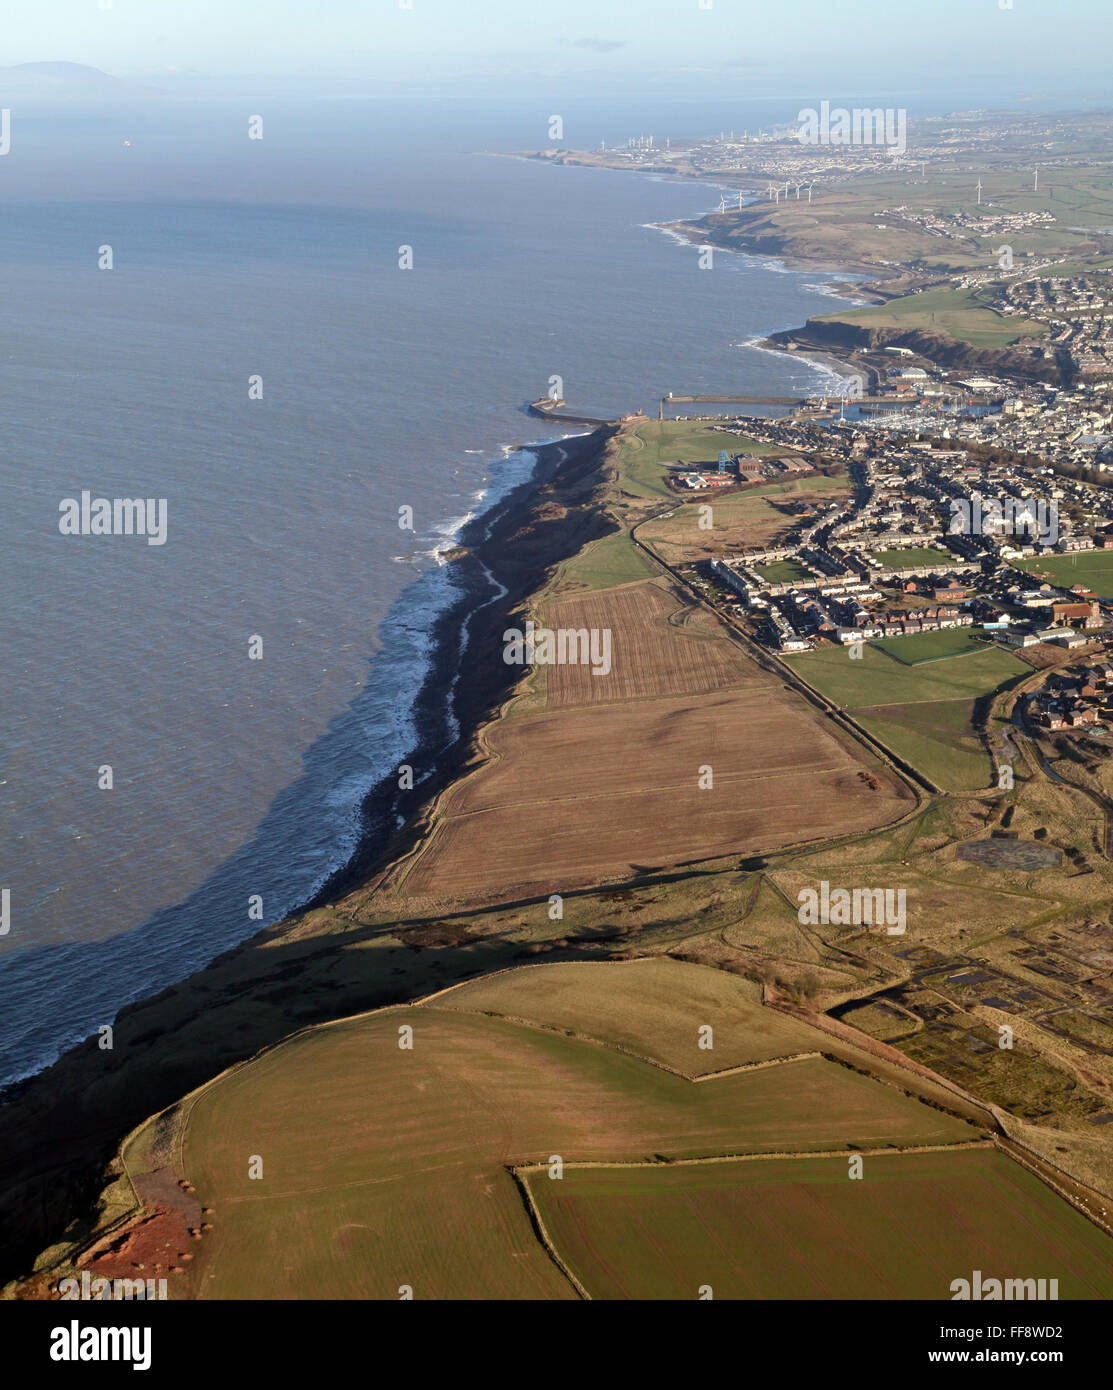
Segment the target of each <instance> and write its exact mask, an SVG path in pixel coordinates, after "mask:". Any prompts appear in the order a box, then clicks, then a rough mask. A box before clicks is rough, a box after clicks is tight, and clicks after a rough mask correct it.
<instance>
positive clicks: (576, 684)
mask: <svg viewBox="0 0 1113 1390" xmlns="http://www.w3.org/2000/svg"><path fill="white" fill-rule="evenodd" d="M545 623H546V626H548V627H550V628H572V629H576V630H579V629H581V628H587V629H588V630H589V631H590V630H591V629H592V628H594V629H595V630H596V631H603V630H604V629H607V630H609V631H610V633H611V670H610V672H609V673H608V674H607V675H600V676H596V675H593V674H592V670H591V667H590V666H582V665H576V666H572V665H564V666H550V667H547V668H546V671H545V680H546V697H547V702H548V706H549V708H550V709H560V708H563V707H565V706H567V705H587V704H608V703H613V702H615V701H618V700H645V699H653V698H657V697H660V696H662V695H702V694H707V693H709V692H711V691H713V690H722V689H723V688H724V687H726V686H730V687H732V688H735V689H737V688H739V687H741V686H743V685H745V686H749V687H752V688H757V687H759V686H775V685H776V684H777V682H776V681H775V679H774V678H773V677H772V676H770V675H768V674H767V673H766V672H765V671H763V670H762V669H761V668H760V667H759V666H756V665H755V664H754V663H753V662H751V661H750V660H748V658H747V657H746V656H745V654H744V653H743V652H742V651H741V650H740V649H739V648H738V647H736V646H735V644H734V643H733V642H731V641H730V640H729V638H727V637H725V636H724V633H723V629H722V628H721V627H720V626H719V624H718V622H717V620H716V619H715V618H714V617H712V615H711V614H709V613H707V612H706V610H704V609H701V608H697V607H694V606H691V605H687V604H683V603H680V602H678V600H677V598H676V596H675V594H673V593H672V592H671V591H670V590H669V589H667V588H665V587H664V586H663V585H662V584H660V583H658V582H655V581H650V582H647V583H644V584H631V585H628V586H627V587H625V588H622V589H602V590H596V591H595V592H594V593H588V594H582V595H581V594H577V595H574V596H571V597H569V598H562V599H559V600H557V601H556V602H554V603H550V604H549V605H548V606H547V608H546V609H545Z"/></svg>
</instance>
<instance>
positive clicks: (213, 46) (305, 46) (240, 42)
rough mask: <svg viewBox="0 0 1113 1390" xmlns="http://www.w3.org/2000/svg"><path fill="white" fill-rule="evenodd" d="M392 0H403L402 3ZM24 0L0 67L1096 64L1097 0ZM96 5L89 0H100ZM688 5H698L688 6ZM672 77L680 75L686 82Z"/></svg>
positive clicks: (1103, 3)
mask: <svg viewBox="0 0 1113 1390" xmlns="http://www.w3.org/2000/svg"><path fill="white" fill-rule="evenodd" d="M406 2H407V0H403V3H406ZM410 2H411V3H412V9H402V8H401V7H400V5H399V0H25V3H9V4H7V5H5V6H4V22H3V27H2V30H0V65H3V64H14V63H24V62H34V61H41V60H48V59H52V60H67V61H70V62H77V63H88V64H91V65H92V66H95V67H99V68H103V69H105V70H106V71H108V72H111V73H114V74H116V75H118V76H125V77H141V76H150V75H152V74H158V73H165V72H168V71H174V70H183V69H184V70H186V71H191V72H198V73H205V74H215V75H228V74H258V75H267V74H288V73H296V72H304V73H306V74H307V75H314V76H320V75H323V74H335V75H341V76H348V77H351V76H366V77H373V78H383V77H393V78H397V79H402V80H406V81H413V82H422V81H424V80H427V79H429V78H435V79H439V80H443V79H444V78H445V77H452V76H457V77H461V78H468V77H473V76H479V75H483V76H485V77H495V76H497V75H499V74H503V75H505V76H506V77H507V78H508V79H510V80H514V79H518V80H520V79H522V78H523V77H527V76H529V75H530V74H539V75H544V76H554V77H556V76H561V75H563V76H569V77H571V76H574V75H575V74H583V75H589V74H592V73H594V74H597V75H600V76H601V75H603V74H613V75H614V76H615V77H618V78H621V79H623V81H624V82H632V81H637V80H638V79H639V77H644V78H645V80H647V81H655V82H659V81H660V80H661V79H662V78H667V77H668V76H669V75H670V74H676V75H677V76H678V77H679V78H680V80H682V81H683V80H691V81H692V82H698V81H699V73H700V72H701V71H702V72H703V73H704V74H708V73H710V74H718V75H719V80H724V79H727V78H729V77H730V76H731V75H736V76H738V77H739V78H740V79H746V80H756V79H759V78H761V77H762V76H764V77H768V78H773V77H776V78H779V77H782V76H785V75H792V74H800V75H801V76H802V77H806V78H808V79H811V78H814V76H815V75H816V74H830V76H831V80H832V81H835V80H837V79H838V80H841V85H843V86H846V85H853V77H852V74H853V73H854V72H855V71H861V72H863V73H868V74H869V75H870V77H871V80H874V81H882V82H883V81H884V80H885V79H886V78H891V80H892V84H893V86H894V87H901V86H907V85H908V84H910V83H915V84H919V85H921V86H922V85H925V84H929V83H931V82H932V81H936V82H940V83H945V82H947V83H949V82H953V81H954V80H955V79H956V77H959V76H960V75H961V78H962V80H964V81H966V80H969V79H970V78H974V79H975V80H976V81H982V82H984V84H985V86H986V88H987V90H992V89H993V88H1000V87H1001V86H1003V85H1007V82H1008V80H1009V79H1010V78H1014V79H1022V80H1036V79H1039V81H1040V82H1041V84H1042V86H1041V90H1042V89H1044V88H1046V90H1048V91H1051V90H1055V91H1063V90H1064V89H1065V90H1066V91H1068V92H1069V91H1070V88H1071V84H1072V82H1073V81H1075V80H1077V78H1078V77H1080V76H1090V75H1093V74H1095V73H1098V72H1101V71H1102V70H1103V69H1104V70H1105V71H1108V63H1109V55H1110V53H1111V52H1113V0H1012V3H1011V8H1002V5H1003V4H1006V3H1007V0H410ZM101 5H104V6H105V8H103V9H102V8H100V6H101ZM703 6H707V7H706V8H704V7H703ZM685 74H686V75H687V76H685Z"/></svg>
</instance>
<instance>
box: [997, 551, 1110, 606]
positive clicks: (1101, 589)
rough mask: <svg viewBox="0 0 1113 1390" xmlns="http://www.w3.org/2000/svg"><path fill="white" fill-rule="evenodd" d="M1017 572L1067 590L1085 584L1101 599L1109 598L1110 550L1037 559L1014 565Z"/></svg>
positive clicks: (1018, 562) (1020, 561)
mask: <svg viewBox="0 0 1113 1390" xmlns="http://www.w3.org/2000/svg"><path fill="white" fill-rule="evenodd" d="M1017 568H1018V569H1023V570H1027V571H1028V573H1029V574H1038V575H1039V576H1040V577H1041V578H1042V579H1046V580H1047V581H1048V583H1049V584H1057V585H1060V586H1061V587H1063V588H1066V589H1069V588H1071V587H1072V585H1075V584H1085V585H1086V587H1087V588H1089V589H1093V591H1094V593H1095V594H1101V596H1102V597H1103V598H1113V550H1084V551H1081V552H1080V553H1077V554H1074V555H1053V556H1040V557H1039V558H1038V559H1033V560H1019V561H1017Z"/></svg>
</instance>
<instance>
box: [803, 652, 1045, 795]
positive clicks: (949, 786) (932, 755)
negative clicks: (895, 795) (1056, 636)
mask: <svg viewBox="0 0 1113 1390" xmlns="http://www.w3.org/2000/svg"><path fill="white" fill-rule="evenodd" d="M966 645H967V639H966V638H965V634H962V633H959V632H957V631H956V632H941V633H924V634H919V635H917V636H913V637H902V638H894V639H892V641H891V642H885V643H870V644H868V645H866V646H865V647H864V648H863V651H862V658H861V659H860V660H850V659H849V658H848V656H847V653H846V652H845V651H837V650H834V649H829V650H823V651H816V652H808V653H806V654H804V655H802V656H799V657H793V658H791V659H790V665H791V666H792V667H793V669H794V670H796V671H798V672H799V674H800V675H801V676H802V677H803V678H804V680H806V681H808V683H809V684H811V685H813V686H814V687H815V688H816V689H817V690H819V691H821V692H822V693H823V694H824V695H826V696H828V698H830V699H832V700H834V701H836V702H837V703H838V704H839V705H841V706H842V707H843V708H844V709H846V710H848V711H850V712H851V713H852V714H853V715H854V717H855V719H857V720H858V722H859V723H861V724H862V726H863V727H864V728H866V729H868V730H869V731H870V732H871V733H873V734H874V735H875V736H876V737H877V738H879V739H880V740H881V742H882V743H884V744H885V745H886V746H887V747H889V748H891V749H892V750H893V751H894V752H895V753H898V754H899V755H900V756H901V757H902V758H905V759H906V760H907V761H908V762H910V763H911V764H912V765H913V766H914V767H916V768H918V769H919V770H920V771H921V772H923V773H924V775H925V776H926V777H928V778H929V779H930V780H931V781H932V782H934V783H935V785H936V786H938V787H941V788H942V789H943V790H944V791H971V790H975V789H977V788H978V787H985V786H988V785H989V782H990V779H991V768H990V762H989V757H988V754H987V753H986V751H985V749H984V747H983V745H982V743H981V740H980V738H979V736H978V734H977V731H976V730H975V729H974V727H973V725H972V723H971V720H972V718H973V715H974V704H975V701H976V700H977V699H979V698H980V697H982V696H985V695H988V694H990V693H992V692H993V691H996V690H999V689H1001V688H1002V687H1003V686H1005V685H1007V684H1008V683H1009V682H1011V681H1014V680H1017V679H1019V678H1020V677H1021V676H1023V675H1025V674H1027V672H1026V668H1025V667H1024V665H1023V663H1021V662H1019V661H1018V660H1017V658H1016V657H1015V656H1013V655H1012V654H1011V653H1009V652H1006V651H1004V650H1003V649H1001V648H999V647H993V646H990V647H986V648H984V649H982V650H969V651H968V654H966V655H963V654H962V651H963V647H965V646H966ZM948 654H949V656H950V659H945V658H947V657H948Z"/></svg>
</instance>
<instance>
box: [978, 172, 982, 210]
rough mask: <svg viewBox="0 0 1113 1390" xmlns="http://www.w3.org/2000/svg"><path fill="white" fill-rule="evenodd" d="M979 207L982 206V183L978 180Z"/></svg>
mask: <svg viewBox="0 0 1113 1390" xmlns="http://www.w3.org/2000/svg"><path fill="white" fill-rule="evenodd" d="M981 205H982V181H981V179H979V180H978V206H979V207H981Z"/></svg>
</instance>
